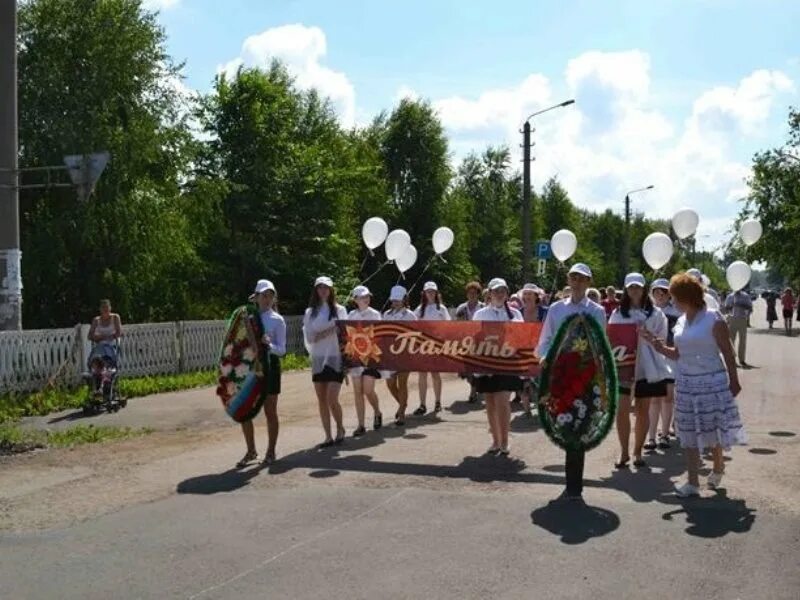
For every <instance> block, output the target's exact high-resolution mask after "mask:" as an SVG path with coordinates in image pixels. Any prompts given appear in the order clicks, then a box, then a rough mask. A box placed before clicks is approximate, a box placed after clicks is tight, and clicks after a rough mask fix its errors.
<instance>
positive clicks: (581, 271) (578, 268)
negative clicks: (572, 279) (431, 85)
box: [569, 263, 592, 279]
mask: <svg viewBox="0 0 800 600" xmlns="http://www.w3.org/2000/svg"><path fill="white" fill-rule="evenodd" d="M572 273H577V274H578V275H583V276H584V277H588V278H589V279H591V278H592V270H591V269H590V268H589V266H588V265H585V264H583V263H575V264H574V265H572V266H571V267H570V269H569V274H570V275H571V274H572Z"/></svg>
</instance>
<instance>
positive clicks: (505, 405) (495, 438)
mask: <svg viewBox="0 0 800 600" xmlns="http://www.w3.org/2000/svg"><path fill="white" fill-rule="evenodd" d="M489 292H490V295H489V297H490V302H489V306H485V307H484V308H481V309H480V310H478V311H477V312H476V313H475V314H474V315H473V316H472V320H473V321H517V322H520V323H522V322H523V320H522V313H520V312H519V311H518V310H517V309H516V308H511V307H510V306H509V305H508V284H507V283H506V281H505V279H501V278H500V277H495V278H494V279H492V280H491V281H490V282H489ZM475 388H476V389H477V391H478V393H480V394H483V397H484V399H485V400H486V418H487V419H488V420H489V429H490V431H491V432H492V445H491V446H490V447H489V450H488V451H487V452H488V453H489V454H498V453H500V454H502V455H503V456H508V454H509V452H510V450H509V447H508V432H509V429H510V428H511V402H510V401H511V392H515V391H519V390H521V389H522V379H520V378H519V377H518V376H516V375H483V374H480V373H477V374H476V375H475Z"/></svg>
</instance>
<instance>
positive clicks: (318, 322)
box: [303, 304, 347, 373]
mask: <svg viewBox="0 0 800 600" xmlns="http://www.w3.org/2000/svg"><path fill="white" fill-rule="evenodd" d="M335 311H336V314H335V315H333V318H330V309H329V308H328V305H327V304H324V305H322V306H320V307H319V310H318V311H317V314H316V315H312V314H311V308H307V309H306V313H305V315H303V337H304V339H305V343H306V349H307V350H308V354H309V356H310V357H311V372H312V373H320V372H322V370H323V369H325V367H330V368H332V369H333V370H334V371H341V370H342V353H341V352H340V350H339V339H338V337H337V336H336V321H337V320H345V319H347V311H346V310H345V308H344V307H343V306H340V305H338V304H337V305H336V307H335ZM317 336H318V337H319V339H317V340H316V341H314V339H315V337H317Z"/></svg>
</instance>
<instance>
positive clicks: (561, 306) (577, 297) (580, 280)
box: [536, 263, 606, 499]
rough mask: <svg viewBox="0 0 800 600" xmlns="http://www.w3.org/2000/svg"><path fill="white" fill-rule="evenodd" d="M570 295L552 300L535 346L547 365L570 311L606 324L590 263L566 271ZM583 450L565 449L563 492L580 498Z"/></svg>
mask: <svg viewBox="0 0 800 600" xmlns="http://www.w3.org/2000/svg"><path fill="white" fill-rule="evenodd" d="M567 282H568V283H569V295H568V296H567V297H566V298H564V299H563V300H559V301H558V302H556V303H554V304H552V305H551V306H550V309H549V310H548V311H547V317H546V318H545V321H544V326H543V327H542V333H541V336H540V337H539V344H538V346H537V347H536V354H537V355H538V356H539V358H540V360H541V361H542V367H544V366H545V362H546V360H547V353H548V352H549V351H550V346H551V345H552V343H553V339H554V338H555V335H556V332H558V328H559V327H561V324H562V323H563V322H564V321H565V320H566V319H567V317H569V316H570V315H575V314H585V315H588V316H590V317H592V318H593V319H594V320H595V321H597V323H598V324H599V325H600V327H601V328H602V329H605V328H606V311H605V309H604V308H603V307H602V306H600V305H599V304H597V303H595V302H592V301H591V300H589V299H588V298H587V297H586V291H587V290H588V289H589V286H590V285H591V284H592V270H591V269H590V268H589V266H588V265H585V264H583V263H575V264H574V265H572V267H570V270H569V272H568V273H567ZM585 455H586V452H585V451H584V450H582V449H581V450H568V451H567V452H566V468H565V474H566V479H567V487H566V490H565V491H564V495H565V496H566V497H567V498H568V499H579V498H580V497H581V494H582V493H583V466H584V460H585V458H586V456H585Z"/></svg>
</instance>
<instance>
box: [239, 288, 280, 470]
mask: <svg viewBox="0 0 800 600" xmlns="http://www.w3.org/2000/svg"><path fill="white" fill-rule="evenodd" d="M250 300H251V301H255V302H256V305H257V306H258V312H259V317H260V323H261V332H262V337H261V343H262V344H263V346H264V349H265V350H266V351H268V352H269V370H268V372H267V373H268V374H267V380H266V382H265V387H266V390H265V393H266V399H265V400H264V415H265V416H266V418H267V453H266V454H265V455H264V461H263V463H262V464H264V465H270V464H272V463H273V462H275V446H276V445H277V443H278V431H279V428H280V426H279V423H278V395H279V394H280V393H281V357H282V356H284V355H285V354H286V321H284V320H283V317H282V316H281V315H279V314H278V312H277V310H276V306H277V291H276V290H275V286H274V285H273V284H272V282H271V281H269V280H268V279H259V280H258V283H256V288H255V290H254V292H253V295H252V296H250ZM242 433H243V434H244V440H245V443H246V444H247V453H246V454H245V455H244V457H243V458H242V460H240V461H239V462H238V463H236V467H237V468H238V469H241V468H243V467H245V466H247V465H248V464H249V463H251V462H252V461H254V460H257V459H258V452H257V451H256V440H255V427H254V425H253V421H252V420H250V421H245V422H243V423H242Z"/></svg>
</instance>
